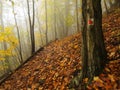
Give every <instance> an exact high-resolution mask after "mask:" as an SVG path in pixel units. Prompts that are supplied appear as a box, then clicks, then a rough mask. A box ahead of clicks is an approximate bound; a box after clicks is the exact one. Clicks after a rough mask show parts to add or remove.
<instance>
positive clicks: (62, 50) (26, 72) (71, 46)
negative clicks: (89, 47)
mask: <svg viewBox="0 0 120 90" xmlns="http://www.w3.org/2000/svg"><path fill="white" fill-rule="evenodd" d="M79 37H80V35H79V34H77V35H73V36H70V37H67V38H65V39H63V40H56V41H55V42H52V43H50V44H49V45H47V46H46V47H44V49H43V51H40V52H39V53H37V55H35V56H34V57H33V58H31V60H30V61H29V62H28V63H26V64H25V65H23V66H22V67H21V68H20V69H19V70H18V71H16V72H15V73H14V74H13V75H12V76H11V77H10V78H8V79H7V80H6V81H5V82H4V83H3V84H2V85H1V86H0V88H4V89H5V90H13V89H14V90H20V89H25V90H26V89H27V90H29V89H32V90H34V89H39V90H41V89H44V90H45V89H49V90H52V89H53V88H54V89H60V90H63V89H67V86H66V85H67V84H68V82H69V81H70V79H71V78H72V77H73V76H72V74H73V72H74V71H75V70H76V69H78V68H80V64H79V62H80V39H79Z"/></svg>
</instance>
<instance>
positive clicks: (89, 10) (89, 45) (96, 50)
mask: <svg viewBox="0 0 120 90" xmlns="http://www.w3.org/2000/svg"><path fill="white" fill-rule="evenodd" d="M82 3H83V4H82V9H83V12H82V13H83V29H82V61H83V64H82V78H86V77H87V78H89V80H90V81H91V80H92V78H93V77H94V76H95V75H98V74H100V72H101V71H102V69H103V67H104V65H105V63H106V50H105V45H104V39H103V33H102V10H101V4H100V3H101V0H83V1H82Z"/></svg>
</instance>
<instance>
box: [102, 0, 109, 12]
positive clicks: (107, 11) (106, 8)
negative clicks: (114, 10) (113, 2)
mask: <svg viewBox="0 0 120 90" xmlns="http://www.w3.org/2000/svg"><path fill="white" fill-rule="evenodd" d="M103 1H104V6H105V9H106V14H108V13H109V11H108V7H107V4H106V1H105V0H103Z"/></svg>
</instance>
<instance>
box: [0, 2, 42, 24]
mask: <svg viewBox="0 0 120 90" xmlns="http://www.w3.org/2000/svg"><path fill="white" fill-rule="evenodd" d="M0 1H2V0H0ZM13 1H14V3H15V4H14V5H15V14H16V17H17V21H18V23H19V22H20V23H21V22H22V24H23V25H24V23H25V17H26V16H27V0H13ZM29 1H30V0H29ZM40 1H41V0H39V6H40ZM2 2H3V21H4V25H5V26H7V25H11V24H12V25H14V16H13V9H12V4H11V2H10V1H9V0H8V1H7V0H6V1H2ZM30 6H32V5H30ZM35 6H37V3H36V5H35ZM23 10H24V11H23ZM24 14H25V15H26V16H24Z"/></svg>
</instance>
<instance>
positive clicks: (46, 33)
mask: <svg viewBox="0 0 120 90" xmlns="http://www.w3.org/2000/svg"><path fill="white" fill-rule="evenodd" d="M45 18H46V22H45V23H46V32H45V35H46V44H47V43H48V17H47V0H45Z"/></svg>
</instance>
